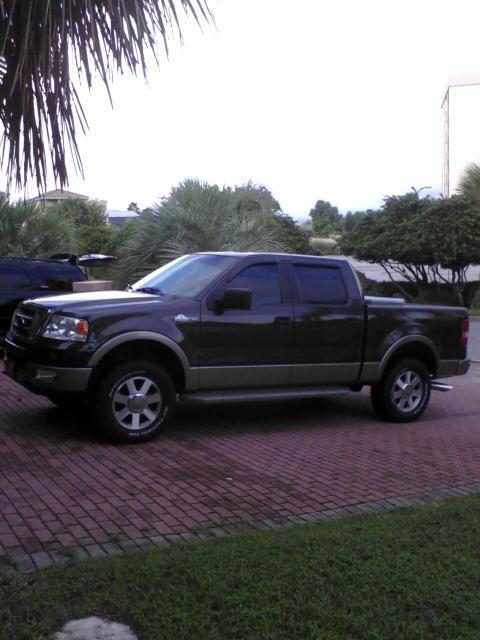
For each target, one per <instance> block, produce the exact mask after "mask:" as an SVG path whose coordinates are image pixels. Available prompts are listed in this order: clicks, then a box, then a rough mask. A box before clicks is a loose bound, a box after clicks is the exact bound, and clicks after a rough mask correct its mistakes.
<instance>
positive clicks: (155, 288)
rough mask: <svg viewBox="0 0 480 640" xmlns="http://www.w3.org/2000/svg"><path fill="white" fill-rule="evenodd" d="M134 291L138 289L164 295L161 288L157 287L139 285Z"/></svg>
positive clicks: (142, 291)
mask: <svg viewBox="0 0 480 640" xmlns="http://www.w3.org/2000/svg"><path fill="white" fill-rule="evenodd" d="M135 291H140V292H141V293H153V294H155V295H157V296H164V295H165V293H164V292H163V291H162V290H161V289H157V287H140V288H139V289H135Z"/></svg>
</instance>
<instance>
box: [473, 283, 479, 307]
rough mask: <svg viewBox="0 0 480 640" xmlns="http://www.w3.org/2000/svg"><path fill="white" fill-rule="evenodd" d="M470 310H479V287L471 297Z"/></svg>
mask: <svg viewBox="0 0 480 640" xmlns="http://www.w3.org/2000/svg"><path fill="white" fill-rule="evenodd" d="M472 309H480V287H479V288H478V289H477V292H476V293H475V295H474V296H473V300H472Z"/></svg>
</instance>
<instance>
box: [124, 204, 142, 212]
mask: <svg viewBox="0 0 480 640" xmlns="http://www.w3.org/2000/svg"><path fill="white" fill-rule="evenodd" d="M127 211H135V212H136V213H140V207H139V206H138V204H137V203H136V202H130V204H129V205H128V207H127Z"/></svg>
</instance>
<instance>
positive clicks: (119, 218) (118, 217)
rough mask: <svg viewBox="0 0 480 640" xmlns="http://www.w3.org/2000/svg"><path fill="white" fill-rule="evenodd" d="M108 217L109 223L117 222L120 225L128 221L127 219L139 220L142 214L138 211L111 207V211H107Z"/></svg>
mask: <svg viewBox="0 0 480 640" xmlns="http://www.w3.org/2000/svg"><path fill="white" fill-rule="evenodd" d="M107 217H108V222H109V224H115V225H117V227H119V226H121V225H122V224H124V223H125V222H127V220H138V218H139V217H140V214H139V213H137V212H136V211H119V210H117V209H110V211H107Z"/></svg>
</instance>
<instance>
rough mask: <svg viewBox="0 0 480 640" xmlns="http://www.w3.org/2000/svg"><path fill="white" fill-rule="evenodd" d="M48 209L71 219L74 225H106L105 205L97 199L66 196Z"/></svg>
mask: <svg viewBox="0 0 480 640" xmlns="http://www.w3.org/2000/svg"><path fill="white" fill-rule="evenodd" d="M49 209H50V211H52V212H54V213H55V214H57V215H60V216H61V217H63V218H67V219H69V220H71V221H72V222H73V223H74V224H75V225H88V226H106V225H107V215H106V209H105V205H104V204H102V203H101V202H98V200H81V199H77V198H67V199H66V200H61V201H60V202H57V203H55V204H54V205H51V206H50V207H49Z"/></svg>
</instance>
